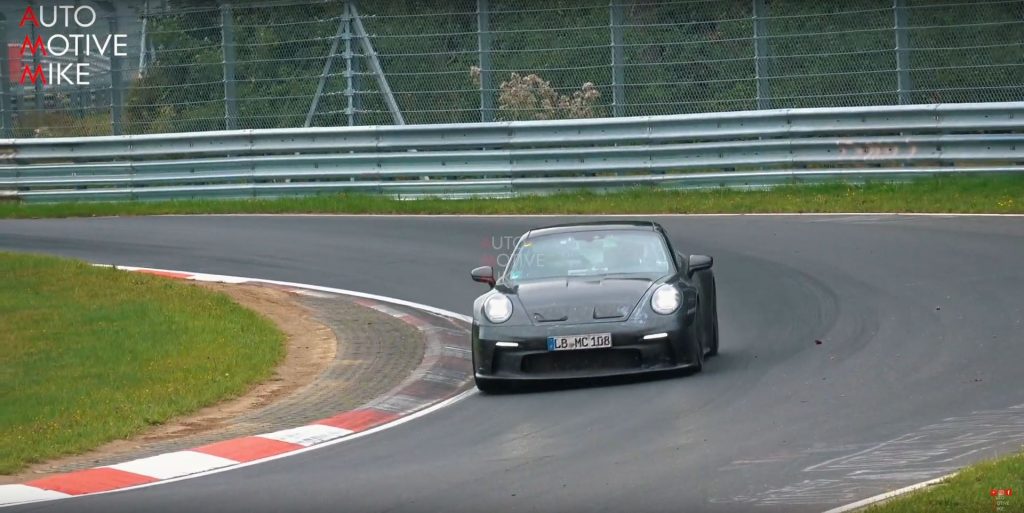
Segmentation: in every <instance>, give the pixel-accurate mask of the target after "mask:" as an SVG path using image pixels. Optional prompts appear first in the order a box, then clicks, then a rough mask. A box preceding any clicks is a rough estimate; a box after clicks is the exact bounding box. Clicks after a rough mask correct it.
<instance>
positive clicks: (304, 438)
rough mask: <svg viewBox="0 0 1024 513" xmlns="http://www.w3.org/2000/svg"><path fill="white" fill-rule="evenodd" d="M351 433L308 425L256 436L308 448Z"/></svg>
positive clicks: (322, 426) (329, 427)
mask: <svg viewBox="0 0 1024 513" xmlns="http://www.w3.org/2000/svg"><path fill="white" fill-rule="evenodd" d="M351 434H352V431H349V430H347V429H341V428H337V427H334V426H325V425H322V424H310V425H308V426H299V427H296V428H291V429H282V430H281V431H275V432H273V433H266V434H263V435H256V436H259V437H261V438H268V439H270V440H278V441H281V442H285V443H290V444H295V445H301V446H302V447H309V446H311V445H316V444H319V443H322V442H326V441H328V440H334V439H335V438H341V437H343V436H348V435H351Z"/></svg>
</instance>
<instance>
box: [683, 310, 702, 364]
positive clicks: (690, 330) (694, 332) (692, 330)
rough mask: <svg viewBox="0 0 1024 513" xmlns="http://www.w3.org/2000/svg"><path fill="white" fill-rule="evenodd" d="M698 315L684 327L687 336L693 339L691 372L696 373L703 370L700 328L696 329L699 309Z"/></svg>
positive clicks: (698, 312)
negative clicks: (692, 366)
mask: <svg viewBox="0 0 1024 513" xmlns="http://www.w3.org/2000/svg"><path fill="white" fill-rule="evenodd" d="M697 314H698V316H697V317H695V318H694V319H693V322H691V323H690V325H689V326H688V327H687V328H686V334H687V337H688V338H689V339H690V340H692V341H693V344H694V348H693V349H694V351H693V352H694V355H693V362H694V363H695V364H696V365H695V366H694V368H693V372H695V373H697V372H700V371H702V370H704V342H703V336H702V335H703V334H702V333H701V332H700V331H701V330H698V329H697V323H698V322H700V321H699V319H700V317H699V315H700V311H699V310H698V311H697Z"/></svg>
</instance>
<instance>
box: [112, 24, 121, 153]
mask: <svg viewBox="0 0 1024 513" xmlns="http://www.w3.org/2000/svg"><path fill="white" fill-rule="evenodd" d="M110 34H111V38H113V36H114V35H115V34H117V11H113V10H112V11H111V15H110ZM111 41H113V39H111ZM122 78H123V77H122V76H121V57H119V56H118V55H117V52H114V51H111V52H110V128H111V131H112V133H113V134H114V135H121V134H122V127H121V112H122V110H123V107H124V86H123V85H122V84H121V79H122Z"/></svg>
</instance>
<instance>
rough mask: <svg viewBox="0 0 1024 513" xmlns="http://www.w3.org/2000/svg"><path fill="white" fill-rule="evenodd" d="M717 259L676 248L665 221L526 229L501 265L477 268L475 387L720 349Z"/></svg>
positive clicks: (687, 361) (631, 369)
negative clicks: (481, 288)
mask: <svg viewBox="0 0 1024 513" xmlns="http://www.w3.org/2000/svg"><path fill="white" fill-rule="evenodd" d="M711 264H712V260H711V257H708V256H704V255H690V256H684V255H682V254H680V253H676V252H675V251H674V250H673V249H672V244H671V242H669V239H668V236H666V234H665V230H664V229H663V228H662V227H661V225H659V224H657V223H653V222H639V221H607V222H597V223H585V224H573V225H559V226H550V227H545V228H538V229H534V230H530V231H529V232H527V233H526V234H524V235H523V236H522V237H520V239H519V242H518V243H517V244H516V247H515V250H514V251H513V252H512V256H511V257H510V259H509V262H508V265H507V266H506V268H505V272H504V273H503V274H502V275H501V277H499V278H495V276H494V270H493V269H492V268H491V267H489V266H485V267H478V268H476V269H473V271H472V273H471V275H472V277H473V280H475V281H478V282H483V283H487V284H488V285H490V286H491V290H490V291H489V292H487V293H486V294H484V295H482V296H480V297H478V298H477V299H476V301H474V302H473V335H472V336H473V368H474V376H475V378H476V385H477V387H479V388H480V390H483V391H485V392H497V391H500V390H501V389H502V388H504V385H507V384H508V383H510V382H512V381H522V380H550V379H565V378H581V377H594V376H606V375H616V374H632V373H642V372H652V371H662V370H673V369H693V370H695V371H699V370H700V369H701V368H702V366H703V365H704V358H705V356H711V355H714V354H717V353H718V311H717V308H716V303H715V277H714V274H712V271H711Z"/></svg>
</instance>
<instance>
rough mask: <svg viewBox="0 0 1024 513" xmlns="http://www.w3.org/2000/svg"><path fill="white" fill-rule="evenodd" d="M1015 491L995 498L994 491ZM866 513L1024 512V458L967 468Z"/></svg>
mask: <svg viewBox="0 0 1024 513" xmlns="http://www.w3.org/2000/svg"><path fill="white" fill-rule="evenodd" d="M1007 489H1008V490H1011V491H1012V493H1013V495H1011V496H1009V497H1007V496H1002V497H999V496H996V497H993V496H992V494H991V492H992V490H1007ZM864 511H865V513H935V512H940V511H949V512H954V511H955V512H957V513H972V512H976V513H989V512H992V511H996V512H1000V513H1021V512H1024V454H1017V455H1015V456H1010V457H1007V458H1002V459H998V460H993V461H986V462H983V463H979V464H977V465H974V466H971V467H967V468H965V469H963V470H962V471H960V473H958V474H957V475H956V476H954V477H952V478H951V479H949V480H946V481H944V482H942V483H941V484H937V485H934V486H930V487H928V488H926V489H924V490H920V491H917V492H913V493H910V494H907V495H904V496H901V497H898V498H895V499H892V500H890V501H887V502H885V503H882V504H880V505H878V506H872V507H870V508H867V509H866V510H864Z"/></svg>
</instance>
